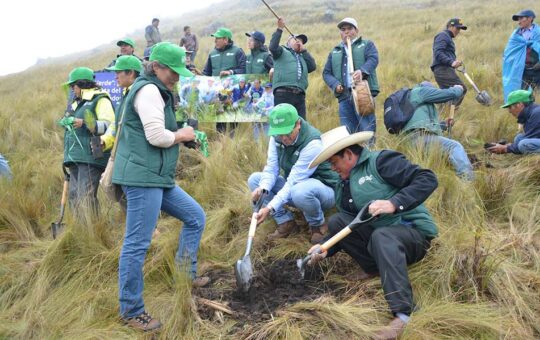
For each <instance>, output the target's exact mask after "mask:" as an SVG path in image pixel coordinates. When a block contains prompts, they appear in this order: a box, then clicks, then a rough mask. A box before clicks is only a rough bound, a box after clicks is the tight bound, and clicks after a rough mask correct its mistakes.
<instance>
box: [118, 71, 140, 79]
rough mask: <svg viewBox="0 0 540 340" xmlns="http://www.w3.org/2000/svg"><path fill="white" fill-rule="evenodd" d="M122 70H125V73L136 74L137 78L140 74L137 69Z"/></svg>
mask: <svg viewBox="0 0 540 340" xmlns="http://www.w3.org/2000/svg"><path fill="white" fill-rule="evenodd" d="M122 72H124V73H125V74H131V73H133V74H134V75H135V78H137V77H138V76H139V74H140V72H139V71H135V70H122Z"/></svg>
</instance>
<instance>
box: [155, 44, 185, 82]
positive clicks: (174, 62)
mask: <svg viewBox="0 0 540 340" xmlns="http://www.w3.org/2000/svg"><path fill="white" fill-rule="evenodd" d="M154 60H155V61H159V62H160V63H162V64H163V65H167V66H168V67H169V68H170V69H171V70H173V71H174V72H176V73H178V74H179V75H181V76H183V77H192V76H193V73H191V72H190V71H189V70H188V69H187V68H186V49H185V48H183V47H180V46H178V45H176V44H173V43H170V42H168V41H164V42H160V43H157V44H155V45H154V46H153V47H152V53H151V54H150V61H154Z"/></svg>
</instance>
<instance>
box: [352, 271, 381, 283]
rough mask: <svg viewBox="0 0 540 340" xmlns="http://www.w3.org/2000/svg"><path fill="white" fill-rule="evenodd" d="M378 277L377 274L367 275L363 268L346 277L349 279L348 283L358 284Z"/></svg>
mask: <svg viewBox="0 0 540 340" xmlns="http://www.w3.org/2000/svg"><path fill="white" fill-rule="evenodd" d="M377 275H378V274H377V273H372V274H370V273H366V272H365V271H364V270H363V269H362V268H360V269H359V270H356V271H355V272H354V273H350V274H347V275H345V279H347V281H353V282H357V281H364V280H369V279H372V278H374V277H376V276H377Z"/></svg>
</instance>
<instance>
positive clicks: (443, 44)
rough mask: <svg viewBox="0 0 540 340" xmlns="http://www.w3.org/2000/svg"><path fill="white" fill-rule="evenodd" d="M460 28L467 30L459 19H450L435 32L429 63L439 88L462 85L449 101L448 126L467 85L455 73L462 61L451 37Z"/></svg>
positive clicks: (454, 35)
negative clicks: (444, 27) (443, 27)
mask: <svg viewBox="0 0 540 340" xmlns="http://www.w3.org/2000/svg"><path fill="white" fill-rule="evenodd" d="M461 30H463V31H466V30H467V26H465V25H463V22H462V21H461V19H459V18H453V19H450V20H449V21H448V23H447V24H446V29H445V30H444V31H442V32H440V33H439V34H437V35H436V36H435V39H434V40H433V63H432V64H431V70H432V71H433V75H434V76H435V80H436V81H437V84H438V85H439V87H440V88H441V89H447V88H449V87H452V86H454V85H461V87H463V94H462V95H461V96H460V97H459V98H458V99H456V100H453V101H452V102H451V107H450V116H449V117H448V120H447V126H448V127H449V128H450V127H451V126H452V125H453V124H454V112H455V110H457V109H458V108H459V105H461V102H462V101H463V98H464V97H465V94H466V93H467V87H465V84H464V83H463V81H462V80H461V79H460V78H459V77H458V75H457V73H456V69H457V68H458V67H460V66H461V65H462V64H463V62H462V61H461V60H459V59H457V57H456V45H455V44H454V41H453V39H454V38H455V37H457V36H458V34H459V32H461Z"/></svg>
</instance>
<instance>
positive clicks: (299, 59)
mask: <svg viewBox="0 0 540 340" xmlns="http://www.w3.org/2000/svg"><path fill="white" fill-rule="evenodd" d="M284 28H285V21H284V20H283V18H279V19H278V22H277V29H276V31H275V32H274V34H272V40H271V41H270V46H269V49H270V53H272V56H273V57H274V74H273V78H272V84H273V85H274V103H275V104H276V105H278V104H281V103H288V104H291V105H293V106H294V107H295V108H296V110H297V111H298V114H299V115H300V117H302V118H303V119H306V89H307V87H308V73H311V72H313V71H315V69H316V68H317V64H316V63H315V59H313V57H312V56H311V54H309V52H308V51H307V50H306V48H305V47H304V45H305V44H306V43H307V41H308V38H307V36H306V35H305V34H299V35H296V36H290V37H289V39H288V40H287V45H286V46H285V45H284V46H280V45H279V41H280V40H281V34H282V33H283V29H284Z"/></svg>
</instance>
